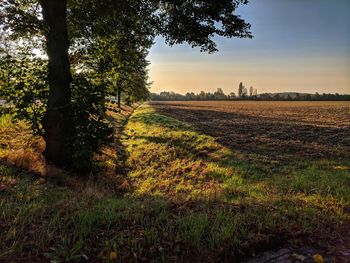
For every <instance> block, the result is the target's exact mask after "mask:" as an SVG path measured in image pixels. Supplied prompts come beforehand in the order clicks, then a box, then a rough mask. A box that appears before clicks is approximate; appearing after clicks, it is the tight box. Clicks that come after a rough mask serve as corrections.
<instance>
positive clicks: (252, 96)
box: [150, 88, 350, 101]
mask: <svg viewBox="0 0 350 263" xmlns="http://www.w3.org/2000/svg"><path fill="white" fill-rule="evenodd" d="M241 90H243V92H242V93H240V91H241ZM238 94H240V95H239V96H236V94H235V93H233V92H231V93H230V94H228V95H226V94H225V93H224V92H223V91H222V89H218V90H217V91H215V92H214V93H210V92H204V91H201V92H200V93H198V94H195V93H193V92H190V93H189V92H188V93H186V94H185V95H182V94H179V93H175V92H172V91H163V92H160V93H159V94H156V93H151V95H150V99H151V100H155V101H189V100H262V101H265V100H267V101H273V100H276V101H329V100H334V101H349V100H350V95H342V94H338V93H335V94H326V93H323V94H319V93H317V92H316V93H315V94H302V93H276V94H271V93H263V94H259V95H257V93H256V90H254V89H253V91H252V89H250V93H249V95H247V94H246V92H245V91H244V89H241V88H240V89H239V93H238Z"/></svg>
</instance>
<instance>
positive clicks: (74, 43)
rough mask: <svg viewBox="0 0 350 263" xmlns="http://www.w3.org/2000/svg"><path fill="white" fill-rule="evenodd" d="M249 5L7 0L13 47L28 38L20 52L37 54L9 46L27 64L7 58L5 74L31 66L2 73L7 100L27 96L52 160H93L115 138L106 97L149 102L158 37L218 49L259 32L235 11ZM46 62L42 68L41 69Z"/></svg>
mask: <svg viewBox="0 0 350 263" xmlns="http://www.w3.org/2000/svg"><path fill="white" fill-rule="evenodd" d="M247 3H248V1H247V0H218V1H209V0H150V1H143V0H142V1H138V0H126V1H124V0H123V1H122V0H106V1H96V0H4V1H2V2H1V3H0V30H1V31H2V34H3V35H6V39H7V40H8V41H10V42H11V44H10V45H11V46H12V45H13V43H15V42H17V43H21V44H22V45H19V46H18V48H17V49H18V50H22V49H23V46H25V47H27V49H28V47H29V49H30V50H31V55H29V54H27V55H26V56H25V58H26V59H23V56H22V57H20V56H19V55H18V54H19V53H21V52H14V53H12V54H5V53H6V52H5V51H4V50H3V49H2V50H1V51H0V53H1V54H0V56H5V57H6V58H7V61H10V60H11V61H16V63H17V62H20V61H22V62H23V63H21V64H20V65H17V64H16V63H15V64H12V65H16V66H12V68H6V65H7V66H8V65H9V64H8V63H7V62H2V65H1V71H2V72H5V71H6V70H7V71H8V70H11V71H12V72H16V70H17V69H18V68H22V69H28V70H29V69H30V70H31V71H30V70H29V71H28V72H30V74H29V73H28V74H27V73H26V78H25V81H22V80H23V79H22V80H20V79H21V77H20V76H19V75H20V74H17V75H16V74H14V75H13V78H11V81H6V79H5V78H4V77H3V75H2V77H1V80H0V83H1V88H0V97H5V98H6V99H7V100H9V101H16V100H17V101H22V100H26V104H23V103H19V104H16V108H18V109H20V110H19V111H18V112H19V114H18V117H19V118H24V119H27V120H30V121H32V124H33V125H32V126H33V129H34V130H35V129H36V130H42V135H43V137H44V139H45V141H46V150H45V157H46V159H47V161H48V162H52V163H54V164H55V165H58V166H60V167H74V166H76V164H77V163H79V164H81V163H89V161H88V160H90V159H91V156H92V154H93V153H95V152H97V151H98V150H99V149H100V148H101V147H102V146H103V145H104V144H105V143H108V141H109V138H110V134H111V131H110V130H109V129H108V127H107V126H108V125H107V123H106V121H105V119H106V116H105V113H104V111H105V102H106V97H108V96H115V95H117V97H118V100H119V101H120V98H121V97H122V96H123V97H124V98H125V99H126V101H127V102H128V103H131V102H132V101H135V100H142V99H147V97H148V94H149V91H148V87H149V85H150V83H149V81H148V68H147V66H148V65H149V62H148V60H147V54H148V51H149V49H150V47H151V46H152V44H153V41H154V38H155V36H157V35H160V36H163V37H164V38H165V40H166V42H167V43H168V44H169V45H175V44H180V43H188V44H189V45H191V46H192V47H199V48H200V50H201V51H205V52H209V53H211V52H215V51H217V46H216V43H215V41H214V40H215V39H214V37H215V36H222V37H228V38H231V37H239V38H246V37H248V38H250V37H251V33H250V31H249V30H250V25H249V24H248V23H247V22H245V21H244V19H242V18H241V17H240V16H239V15H237V14H236V12H235V11H236V9H237V7H238V6H239V5H241V4H247ZM18 50H17V51H18ZM27 51H28V50H27ZM33 51H34V55H33ZM4 52H5V53H4ZM22 53H23V52H22ZM24 53H25V52H24ZM29 53H30V52H29ZM39 53H41V54H42V55H41V56H38V54H39ZM3 61H5V60H3ZM39 61H40V63H41V64H42V66H41V67H40V69H41V70H39V71H38V70H34V71H33V68H36V69H37V68H38V65H37V63H39ZM6 63H7V64H6ZM43 73H44V74H43ZM11 74H13V73H11ZM23 74H24V73H23ZM23 74H22V75H23ZM29 79H30V80H29ZM39 79H40V80H39ZM17 82H19V83H23V84H18V83H17ZM34 83H40V86H38V85H37V84H34ZM14 87H15V88H14ZM23 87H28V88H23ZM16 89H17V90H18V89H21V90H22V93H23V94H26V96H24V97H25V98H23V97H21V96H19V95H18V92H17V93H15V92H14V90H16ZM29 90H32V91H33V92H29ZM34 91H35V92H34ZM39 91H40V92H39ZM41 91H43V92H41ZM38 92H39V93H40V96H39V93H38ZM28 94H29V95H28ZM28 96H29V99H28V98H27V97H28ZM218 96H220V94H218ZM221 96H222V94H221ZM18 98H21V99H18ZM36 104H37V105H40V107H41V108H42V111H40V116H39V117H38V118H32V117H30V116H32V115H33V112H34V111H33V107H32V105H36ZM24 108H25V109H27V110H25V111H24V112H23V109H24ZM83 112H85V113H86V114H83ZM29 113H30V114H29ZM35 127H36V128H35ZM87 127H90V128H91V127H94V128H93V129H90V130H91V131H93V132H89V134H84V131H85V133H86V129H87ZM89 136H90V137H89ZM92 138H95V139H94V140H95V141H96V143H95V144H94V145H92V146H91V147H90V148H89V149H86V147H85V145H86V143H85V142H87V141H89V140H91V139H92ZM77 156H78V157H79V158H78V157H77ZM87 166H88V165H87Z"/></svg>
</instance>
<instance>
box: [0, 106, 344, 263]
mask: <svg viewBox="0 0 350 263" xmlns="http://www.w3.org/2000/svg"><path fill="white" fill-rule="evenodd" d="M4 123H8V122H7V121H6V122H4ZM121 142H122V145H124V147H125V152H126V161H125V164H126V165H127V168H128V174H127V175H126V176H127V180H128V181H129V183H130V184H131V190H130V191H129V192H127V193H125V194H121V193H119V194H116V193H114V192H112V191H110V192H109V191H108V190H109V188H107V189H106V188H105V187H106V186H105V184H103V183H101V182H100V181H101V180H102V179H101V178H100V177H97V178H95V179H86V180H82V179H77V178H74V177H72V176H67V175H65V174H62V175H60V176H59V177H60V178H61V179H60V180H61V181H62V182H61V183H60V184H59V185H58V184H57V183H56V181H53V180H51V179H50V178H45V177H38V176H33V174H32V173H28V172H25V171H23V170H19V169H17V168H14V167H12V166H9V165H8V164H5V163H0V185H3V186H6V188H5V189H4V190H1V191H0V231H1V233H4V234H2V235H0V261H4V262H6V261H11V262H15V261H18V262H20V261H30V260H32V261H35V262H47V261H48V260H49V261H51V262H64V261H70V262H74V261H77V262H79V261H80V260H84V259H86V258H88V259H89V260H96V259H100V260H102V261H104V262H109V261H111V260H110V256H111V255H112V254H111V252H116V261H118V262H130V261H141V260H143V261H154V262H169V261H180V262H181V261H189V260H193V261H197V262H214V261H225V260H228V259H232V258H236V259H240V258H241V257H243V256H249V255H252V254H253V253H254V252H255V251H258V250H260V249H262V248H268V247H273V246H275V245H276V244H282V243H283V242H284V241H286V240H287V239H291V240H292V239H293V238H296V237H298V236H302V235H312V236H316V237H320V238H321V237H324V236H325V237H328V238H332V234H334V233H333V232H334V231H336V230H337V227H338V226H341V224H343V223H344V222H349V214H348V212H347V209H348V207H349V201H350V198H349V189H350V177H349V172H348V170H347V167H348V166H349V164H347V163H346V162H343V163H339V162H335V161H329V160H328V161H327V160H325V161H323V162H318V163H313V164H307V163H305V164H303V165H301V166H300V167H305V168H302V169H301V168H295V169H294V168H293V167H290V169H288V170H289V171H290V172H288V173H286V174H274V173H271V174H269V175H267V174H266V173H264V174H263V175H261V176H260V171H261V170H263V169H261V167H258V166H251V165H249V164H248V163H246V162H245V161H244V160H242V159H241V158H240V155H239V154H238V153H235V152H232V151H231V150H230V149H228V148H225V147H223V146H222V145H220V144H218V143H217V142H215V139H214V138H212V137H210V136H207V135H205V134H201V133H198V132H197V131H195V130H194V129H193V128H192V127H191V126H189V125H187V124H184V123H181V122H179V121H177V120H175V119H173V118H170V117H167V116H164V115H161V114H159V113H157V112H156V111H155V110H154V109H152V108H151V107H150V106H147V105H144V106H141V107H140V108H138V109H137V110H136V111H135V113H134V114H133V115H132V117H131V118H130V119H129V120H128V123H127V124H126V126H125V129H124V134H123V135H122V136H121ZM298 167H299V166H298ZM113 255H114V254H113Z"/></svg>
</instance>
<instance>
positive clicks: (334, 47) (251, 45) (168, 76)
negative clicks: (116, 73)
mask: <svg viewBox="0 0 350 263" xmlns="http://www.w3.org/2000/svg"><path fill="white" fill-rule="evenodd" d="M237 13H238V14H240V15H241V16H242V17H243V18H245V19H246V20H247V21H248V22H250V23H251V24H252V33H253V36H254V38H253V39H234V38H233V39H224V38H220V37H216V38H215V41H216V42H217V44H218V48H219V50H220V51H219V52H218V53H215V54H206V53H201V52H199V50H198V49H196V48H195V49H192V48H191V47H189V46H188V45H177V46H174V47H169V46H167V45H166V44H165V43H164V40H163V39H162V38H161V37H158V38H157V39H156V44H155V45H154V46H153V47H152V49H151V52H150V55H149V59H150V61H151V63H152V64H151V66H150V77H151V80H152V81H153V82H154V84H153V87H152V89H151V91H153V92H159V91H163V90H172V91H176V92H180V93H185V92H187V91H194V92H199V91H200V90H205V91H214V90H216V89H217V88H222V89H223V90H224V91H225V92H231V91H234V92H235V91H236V90H237V88H238V84H239V82H240V81H243V83H244V84H245V85H246V86H254V87H255V88H257V89H258V91H259V92H260V93H262V92H276V91H282V92H283V91H298V92H312V93H314V92H320V93H323V92H332V93H335V92H339V93H350V0H332V1H331V0H251V1H250V3H249V4H248V5H246V6H242V7H240V8H239V9H238V10H237Z"/></svg>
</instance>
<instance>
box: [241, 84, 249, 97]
mask: <svg viewBox="0 0 350 263" xmlns="http://www.w3.org/2000/svg"><path fill="white" fill-rule="evenodd" d="M247 96H248V90H247V88H246V87H244V86H243V92H242V97H243V98H245V97H247Z"/></svg>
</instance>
